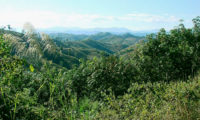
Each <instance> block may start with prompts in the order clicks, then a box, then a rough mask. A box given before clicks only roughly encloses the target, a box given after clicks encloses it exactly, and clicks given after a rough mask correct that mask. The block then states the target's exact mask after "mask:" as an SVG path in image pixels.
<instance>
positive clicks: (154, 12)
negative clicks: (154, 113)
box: [0, 0, 200, 31]
mask: <svg viewBox="0 0 200 120" xmlns="http://www.w3.org/2000/svg"><path fill="white" fill-rule="evenodd" d="M199 6H200V0H0V26H5V25H8V24H9V25H11V27H13V28H23V24H24V23H26V22H30V23H31V24H32V25H33V26H35V28H52V27H67V28H74V27H76V28H128V29H130V30H133V31H142V30H157V29H160V28H165V29H167V30H169V29H172V28H173V27H175V26H177V25H178V24H179V23H180V22H179V21H180V19H183V20H184V24H185V26H186V27H192V26H193V24H192V19H193V18H195V17H196V16H200V9H199Z"/></svg>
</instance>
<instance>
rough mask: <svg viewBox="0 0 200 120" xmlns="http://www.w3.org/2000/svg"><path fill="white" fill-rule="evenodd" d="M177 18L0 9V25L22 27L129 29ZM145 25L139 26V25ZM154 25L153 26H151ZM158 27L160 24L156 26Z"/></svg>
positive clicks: (152, 15)
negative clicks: (30, 24)
mask: <svg viewBox="0 0 200 120" xmlns="http://www.w3.org/2000/svg"><path fill="white" fill-rule="evenodd" d="M178 20H179V19H178V18H177V17H175V16H170V15H168V14H163V15H154V14H146V13H131V14H127V15H123V16H106V15H98V14H79V13H57V12H53V11H41V10H32V11H15V10H12V9H9V10H5V11H2V10H1V11H0V26H1V25H7V24H10V25H11V26H14V27H20V28H22V26H23V24H24V23H25V22H30V23H32V24H33V25H34V26H35V27H36V28H48V27H58V26H62V27H81V28H91V27H127V28H130V29H145V26H146V29H153V28H155V27H156V26H155V25H154V24H157V23H163V24H171V23H176V22H177V21H178ZM141 24H143V25H145V26H139V25H141ZM152 25H154V26H152ZM157 27H159V28H160V26H157Z"/></svg>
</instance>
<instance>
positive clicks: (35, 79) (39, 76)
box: [0, 16, 200, 120]
mask: <svg viewBox="0 0 200 120" xmlns="http://www.w3.org/2000/svg"><path fill="white" fill-rule="evenodd" d="M192 22H193V27H192V28H187V27H185V25H184V24H183V23H182V22H180V24H179V25H177V26H175V27H174V28H173V29H171V30H170V31H167V30H165V29H164V28H162V29H160V31H159V32H158V33H152V34H149V35H147V36H145V37H141V36H135V35H133V34H130V33H126V34H120V35H117V34H112V33H108V32H105V33H104V32H101V33H97V34H93V35H73V34H67V33H51V34H46V33H39V32H37V30H36V29H35V28H34V26H33V25H31V24H30V23H26V24H25V25H24V26H25V27H24V30H23V32H16V31H13V30H12V29H10V26H7V28H1V29H0V120H135V119H136V120H138V119H139V120H140V119H141V120H143V119H144V120H148V119H149V120H152V119H153V120H154V119H155V120H161V119H164V120H165V119H166V120H173V119H177V120H195V119H199V118H200V69H199V68H200V16H198V17H196V18H194V19H193V20H192Z"/></svg>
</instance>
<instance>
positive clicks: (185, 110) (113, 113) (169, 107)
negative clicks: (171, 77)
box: [95, 76, 200, 120]
mask: <svg viewBox="0 0 200 120" xmlns="http://www.w3.org/2000/svg"><path fill="white" fill-rule="evenodd" d="M199 86H200V78H199V76H198V77H197V78H195V79H192V80H189V81H186V82H170V83H166V82H155V83H151V82H148V83H142V84H138V83H134V84H132V86H131V87H130V89H129V93H127V94H125V95H123V96H121V97H120V98H116V97H115V96H113V95H112V94H111V95H107V96H106V97H105V101H106V102H105V103H104V104H103V105H102V107H101V111H100V112H99V113H98V114H97V116H96V118H95V119H101V120H105V119H106V120H111V119H119V120H122V119H128V120H135V119H145V120H152V119H155V120H160V119H167V120H174V119H178V120H179V119H180V120H195V119H198V118H199V117H200V114H199V113H200V110H199V109H200V107H199V106H200V94H199V93H200V87H199Z"/></svg>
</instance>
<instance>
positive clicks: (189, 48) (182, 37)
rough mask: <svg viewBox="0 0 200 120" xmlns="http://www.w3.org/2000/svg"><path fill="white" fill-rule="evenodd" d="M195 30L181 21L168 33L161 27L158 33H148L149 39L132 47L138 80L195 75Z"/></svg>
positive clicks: (197, 42)
mask: <svg viewBox="0 0 200 120" xmlns="http://www.w3.org/2000/svg"><path fill="white" fill-rule="evenodd" d="M195 26H196V24H195ZM198 30H199V29H196V28H194V30H192V29H187V28H185V27H184V25H183V24H180V25H179V26H178V27H177V28H175V29H173V30H171V31H170V32H169V33H167V32H166V31H165V30H164V29H161V30H160V32H159V33H158V34H151V35H149V36H147V40H148V42H146V43H144V44H143V45H141V46H140V47H137V48H135V51H134V52H133V54H132V56H133V57H132V60H133V61H134V64H136V66H137V69H138V70H139V71H140V74H139V77H141V78H140V80H142V81H160V80H165V81H172V80H178V79H182V80H186V79H187V78H188V76H194V74H195V73H196V71H197V70H198V69H199V65H200V63H199V61H200V57H199V54H200V52H199V51H200V47H199V45H200V37H199V36H198V35H197V36H196V32H197V31H198Z"/></svg>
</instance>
